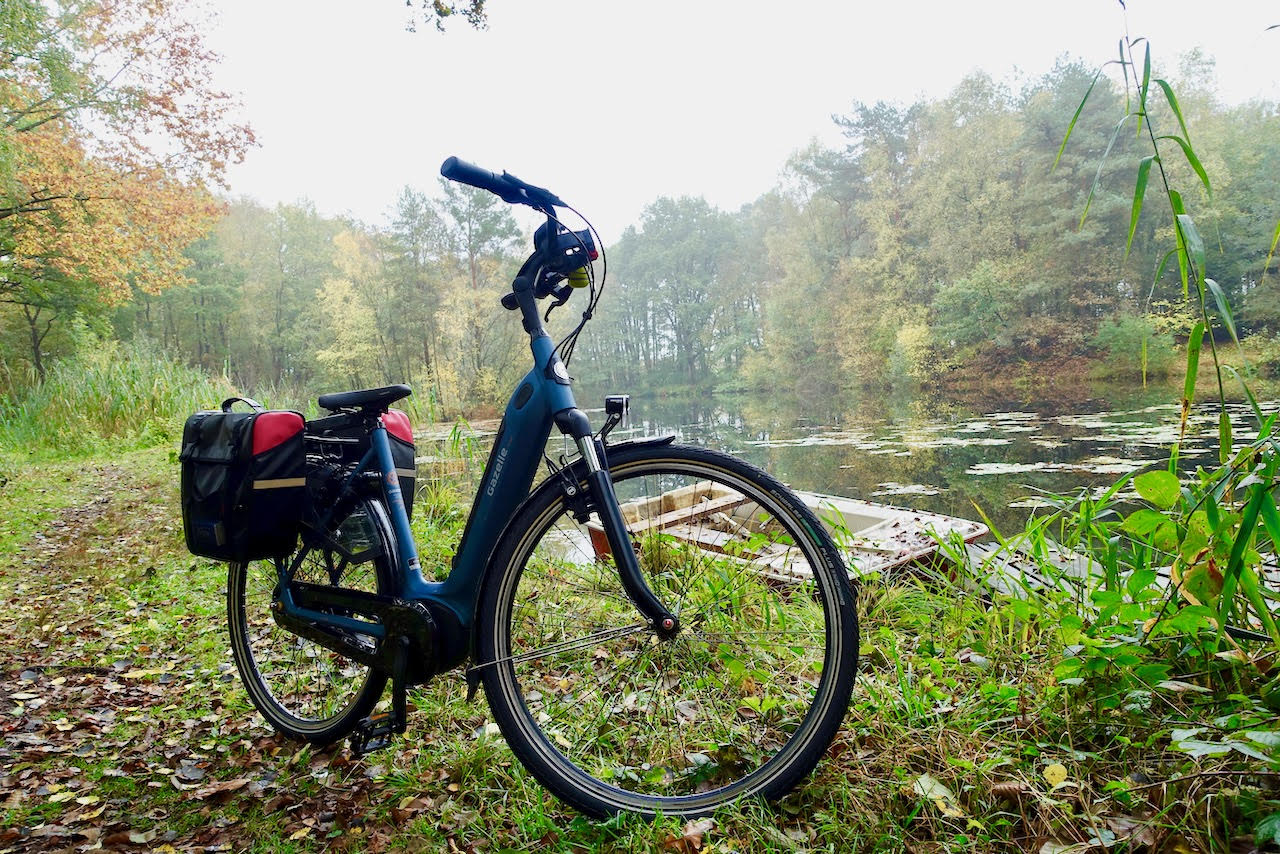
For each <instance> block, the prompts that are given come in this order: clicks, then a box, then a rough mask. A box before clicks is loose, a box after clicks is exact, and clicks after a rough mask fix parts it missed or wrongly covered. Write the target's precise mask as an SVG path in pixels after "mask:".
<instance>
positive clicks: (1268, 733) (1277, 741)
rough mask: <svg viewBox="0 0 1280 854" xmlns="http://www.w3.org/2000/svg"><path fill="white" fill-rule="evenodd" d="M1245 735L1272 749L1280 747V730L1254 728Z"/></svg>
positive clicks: (1279, 816) (1279, 815)
mask: <svg viewBox="0 0 1280 854" xmlns="http://www.w3.org/2000/svg"><path fill="white" fill-rule="evenodd" d="M1244 737H1245V738H1247V739H1249V740H1250V741H1252V742H1256V743H1257V744H1261V745H1262V746H1263V747H1269V748H1271V749H1272V750H1274V749H1275V748H1277V747H1280V732H1275V731H1273V730H1252V731H1250V732H1246V733H1245V734H1244ZM1277 817H1278V818H1280V814H1277Z"/></svg>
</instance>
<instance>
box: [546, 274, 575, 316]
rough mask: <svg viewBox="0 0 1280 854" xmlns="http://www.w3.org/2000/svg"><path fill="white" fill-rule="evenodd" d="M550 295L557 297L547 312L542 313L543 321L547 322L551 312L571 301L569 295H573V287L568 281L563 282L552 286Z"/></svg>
mask: <svg viewBox="0 0 1280 854" xmlns="http://www.w3.org/2000/svg"><path fill="white" fill-rule="evenodd" d="M550 296H553V297H555V301H554V302H552V303H551V305H549V306H547V311H546V314H544V315H542V322H543V323H546V322H547V321H548V320H550V319H551V312H552V311H554V310H555V309H557V308H559V307H560V306H562V305H564V304H565V303H567V302H568V301H569V297H571V296H573V288H572V287H571V286H570V285H569V283H568V282H562V283H560V284H558V285H555V286H554V287H552V288H551V293H550Z"/></svg>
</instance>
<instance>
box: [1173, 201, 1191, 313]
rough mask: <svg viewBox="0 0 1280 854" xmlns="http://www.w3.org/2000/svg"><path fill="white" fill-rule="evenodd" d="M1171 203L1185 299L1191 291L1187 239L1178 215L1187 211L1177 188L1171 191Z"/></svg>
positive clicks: (1180, 276)
mask: <svg viewBox="0 0 1280 854" xmlns="http://www.w3.org/2000/svg"><path fill="white" fill-rule="evenodd" d="M1169 205H1170V206H1171V207H1172V208H1173V213H1174V224H1173V239H1174V243H1175V249H1176V251H1177V257H1178V277H1179V278H1181V279H1182V296H1183V298H1184V299H1185V298H1186V297H1187V295H1188V294H1189V293H1190V288H1189V286H1188V274H1187V266H1188V264H1187V241H1186V240H1185V239H1184V238H1183V236H1182V229H1181V228H1179V227H1178V223H1177V217H1179V216H1182V215H1183V214H1185V213H1186V212H1187V211H1186V208H1184V207H1183V206H1182V195H1181V194H1180V193H1179V192H1178V191H1177V190H1170V191H1169Z"/></svg>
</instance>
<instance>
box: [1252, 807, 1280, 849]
mask: <svg viewBox="0 0 1280 854" xmlns="http://www.w3.org/2000/svg"><path fill="white" fill-rule="evenodd" d="M1253 838H1254V841H1255V842H1257V843H1258V844H1259V845H1266V844H1267V843H1271V844H1274V845H1280V812H1273V813H1272V814H1271V815H1269V816H1267V817H1266V818H1264V819H1262V820H1261V821H1259V822H1258V823H1257V824H1255V825H1254V826H1253Z"/></svg>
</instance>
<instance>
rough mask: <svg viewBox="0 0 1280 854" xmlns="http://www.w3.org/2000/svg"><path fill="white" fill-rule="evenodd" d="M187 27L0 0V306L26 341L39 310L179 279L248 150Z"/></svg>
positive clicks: (182, 22)
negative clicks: (9, 309) (20, 324)
mask: <svg viewBox="0 0 1280 854" xmlns="http://www.w3.org/2000/svg"><path fill="white" fill-rule="evenodd" d="M198 26H199V22H198V20H197V19H196V17H195V10H194V9H193V8H192V7H191V5H190V4H189V3H187V2H186V0H144V2H137V0H133V2H121V0H106V2H87V1H86V0H55V1H54V2H42V0H5V3H4V5H3V9H2V10H0V301H3V302H7V303H12V304H16V305H20V306H22V307H23V309H24V312H25V313H26V316H27V318H28V321H29V322H30V323H31V325H32V330H33V344H34V333H35V324H36V320H35V318H37V317H38V316H39V314H40V312H42V311H43V312H45V315H44V316H45V318H46V322H48V320H50V319H51V315H56V314H59V313H66V312H68V311H74V310H77V309H78V308H80V307H82V306H84V305H86V304H91V303H96V304H99V305H115V304H118V303H120V302H122V301H124V300H126V299H127V298H128V297H129V295H130V293H131V290H132V288H135V287H136V288H139V289H141V290H144V291H147V292H153V293H154V292H157V291H160V290H162V289H164V288H166V287H169V286H171V285H174V284H177V283H180V282H183V281H184V276H183V269H184V267H185V266H186V265H187V263H188V262H187V259H186V258H185V257H184V256H183V250H184V249H185V248H186V247H187V246H188V245H189V244H190V243H191V242H192V241H193V240H195V239H196V238H198V237H200V236H201V235H203V234H205V233H206V232H207V231H208V229H209V228H210V227H211V225H212V222H213V221H214V218H215V217H216V215H217V214H218V213H219V209H220V206H219V203H218V202H217V201H216V200H215V199H214V198H213V196H212V195H211V193H210V191H209V188H210V187H211V186H215V185H218V184H221V183H222V178H223V175H224V172H225V170H226V168H227V166H228V165H229V164H231V163H234V162H237V161H239V160H240V159H242V158H243V156H244V153H245V151H246V149H247V148H248V147H249V146H250V145H252V143H253V134H252V131H251V130H250V129H249V128H248V127H247V126H246V125H244V124H241V123H238V122H237V121H236V120H235V117H234V113H235V110H236V108H237V104H236V102H235V101H234V100H233V99H232V98H230V97H229V96H228V95H227V94H226V93H223V92H220V91H217V90H216V89H215V88H214V86H213V83H212V78H211V75H212V70H213V67H214V64H215V62H216V59H217V57H216V56H215V55H214V54H213V53H211V52H210V51H209V50H208V49H207V48H206V47H205V46H204V44H203V42H202V39H201V37H200V34H199V29H198ZM37 351H38V346H37ZM34 355H35V359H36V361H37V363H38V361H39V354H38V352H37V353H35V354H34Z"/></svg>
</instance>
